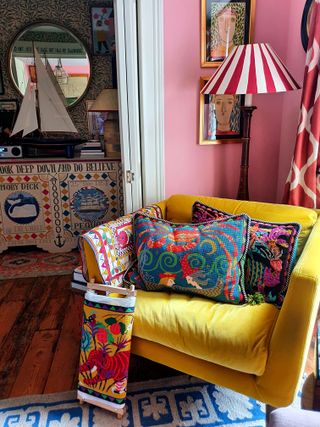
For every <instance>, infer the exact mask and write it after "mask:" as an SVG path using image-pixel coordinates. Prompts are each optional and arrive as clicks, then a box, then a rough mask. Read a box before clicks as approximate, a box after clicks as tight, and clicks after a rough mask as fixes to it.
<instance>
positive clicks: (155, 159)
mask: <svg viewBox="0 0 320 427" xmlns="http://www.w3.org/2000/svg"><path fill="white" fill-rule="evenodd" d="M114 8H115V33H116V56H117V81H118V97H119V121H120V138H121V153H122V167H123V172H124V176H123V178H124V179H123V187H124V207H125V212H126V213H127V212H132V211H134V210H136V209H139V208H140V207H141V206H144V205H147V204H150V203H154V202H156V201H159V200H162V199H163V198H164V130H163V129H164V121H163V115H164V113H163V92H164V76H163V0H153V1H152V2H150V0H114Z"/></svg>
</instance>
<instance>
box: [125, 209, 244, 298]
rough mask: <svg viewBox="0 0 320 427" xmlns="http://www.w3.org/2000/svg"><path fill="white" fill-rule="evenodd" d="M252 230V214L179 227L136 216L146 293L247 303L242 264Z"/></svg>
mask: <svg viewBox="0 0 320 427" xmlns="http://www.w3.org/2000/svg"><path fill="white" fill-rule="evenodd" d="M249 225H250V219H249V217H248V216H247V215H235V216H231V217H229V218H226V219H224V220H221V221H209V222H206V223H201V224H176V223H171V222H169V221H165V220H162V219H158V218H154V217H149V216H146V215H144V214H140V213H137V214H136V215H135V216H134V219H133V230H134V244H135V249H136V254H137V259H138V272H139V274H140V276H141V279H142V281H143V282H144V284H145V287H146V289H147V290H151V291H163V290H166V291H168V290H170V291H175V292H183V293H191V294H196V295H198V296H204V297H207V298H211V299H214V300H216V301H220V302H229V303H232V304H241V303H244V302H246V300H247V297H246V294H245V291H244V286H243V265H244V260H245V256H246V251H247V246H248V238H249ZM134 274H135V273H134ZM133 277H134V276H131V280H132V278H133ZM140 287H141V286H140Z"/></svg>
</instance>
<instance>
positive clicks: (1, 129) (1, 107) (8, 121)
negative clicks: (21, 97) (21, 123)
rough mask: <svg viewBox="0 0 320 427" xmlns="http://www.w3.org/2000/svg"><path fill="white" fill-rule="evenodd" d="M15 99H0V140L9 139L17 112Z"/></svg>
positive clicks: (17, 104)
mask: <svg viewBox="0 0 320 427" xmlns="http://www.w3.org/2000/svg"><path fill="white" fill-rule="evenodd" d="M18 106H19V103H18V100H17V99H1V100H0V140H1V142H3V141H4V140H9V136H10V133H11V131H12V129H13V126H14V122H15V120H16V117H17V113H18Z"/></svg>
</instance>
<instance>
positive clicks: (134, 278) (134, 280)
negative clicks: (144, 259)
mask: <svg viewBox="0 0 320 427" xmlns="http://www.w3.org/2000/svg"><path fill="white" fill-rule="evenodd" d="M123 283H124V285H125V286H128V287H130V285H132V284H133V285H134V286H135V288H136V289H141V290H143V291H146V290H147V288H146V285H145V284H144V282H143V280H142V278H141V276H140V273H139V270H138V264H137V261H135V262H134V263H133V264H132V265H131V266H130V267H129V268H128V270H127V271H126V272H125V273H124V276H123Z"/></svg>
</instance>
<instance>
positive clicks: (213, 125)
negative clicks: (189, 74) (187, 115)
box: [199, 77, 244, 145]
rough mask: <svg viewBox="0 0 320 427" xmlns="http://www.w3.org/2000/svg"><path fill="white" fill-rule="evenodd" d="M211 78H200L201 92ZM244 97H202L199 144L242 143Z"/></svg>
mask: <svg viewBox="0 0 320 427" xmlns="http://www.w3.org/2000/svg"><path fill="white" fill-rule="evenodd" d="M209 78H210V77H200V90H201V89H202V88H203V86H204V85H205V84H206V83H207V81H208V80H209ZM243 104H244V96H242V95H202V94H200V105H199V144H200V145H212V144H234V143H239V142H242V140H241V138H242V115H241V105H243Z"/></svg>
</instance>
